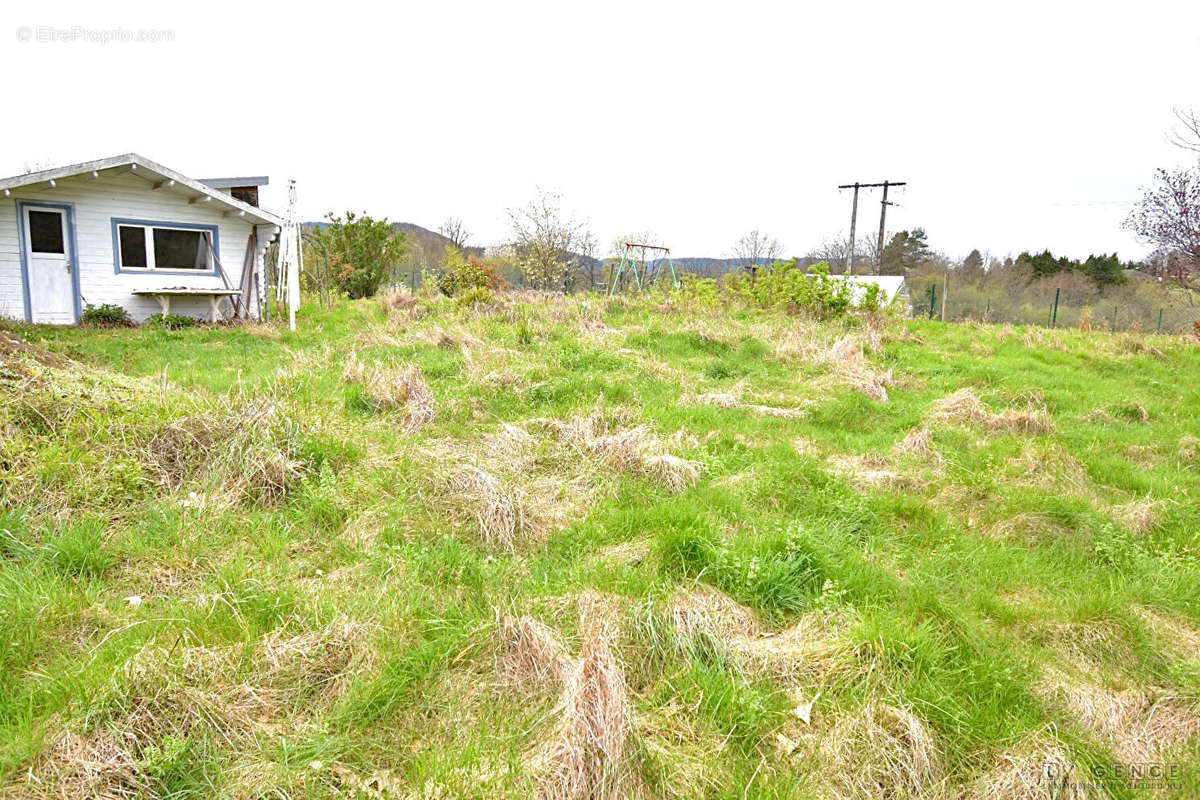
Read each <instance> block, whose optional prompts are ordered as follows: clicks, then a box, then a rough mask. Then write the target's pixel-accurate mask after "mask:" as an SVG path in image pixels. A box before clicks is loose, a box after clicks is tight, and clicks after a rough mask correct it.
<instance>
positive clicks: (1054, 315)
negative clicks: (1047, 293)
mask: <svg viewBox="0 0 1200 800" xmlns="http://www.w3.org/2000/svg"><path fill="white" fill-rule="evenodd" d="M1061 291H1062V287H1061V286H1060V287H1059V288H1057V289H1055V290H1054V309H1053V310H1052V311H1051V312H1050V327H1051V328H1053V327H1054V326H1055V325H1057V324H1058V295H1059V293H1060V292H1061Z"/></svg>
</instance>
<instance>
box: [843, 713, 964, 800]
mask: <svg viewBox="0 0 1200 800" xmlns="http://www.w3.org/2000/svg"><path fill="white" fill-rule="evenodd" d="M820 752H821V756H822V758H823V760H824V761H825V763H827V764H830V765H835V768H834V769H833V770H832V775H830V778H831V780H832V781H833V783H834V784H835V786H836V788H837V791H838V794H839V795H841V796H843V797H862V798H880V797H915V796H918V795H921V794H922V793H924V792H926V791H927V790H929V789H930V788H931V787H933V786H934V785H935V784H936V783H938V782H939V781H940V780H941V779H942V766H941V760H942V759H941V755H940V753H939V752H938V746H937V742H936V741H934V738H933V735H932V734H931V733H930V732H929V730H928V728H926V726H925V723H924V722H923V721H922V720H921V718H920V717H918V716H917V715H916V714H914V713H913V712H912V711H911V710H908V709H905V708H898V707H896V706H891V705H888V704H887V703H883V702H880V701H878V700H873V701H871V702H869V703H867V705H865V706H864V707H862V708H861V709H859V710H858V712H856V713H853V714H846V715H843V716H842V717H840V718H839V719H838V720H837V722H836V723H835V725H834V726H833V728H832V730H830V731H829V732H828V733H827V734H826V735H825V738H824V739H823V741H822V742H821V746H820Z"/></svg>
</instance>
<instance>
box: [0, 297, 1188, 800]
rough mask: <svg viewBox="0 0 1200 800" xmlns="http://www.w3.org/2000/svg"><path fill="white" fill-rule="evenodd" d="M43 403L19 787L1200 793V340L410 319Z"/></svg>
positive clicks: (390, 317) (514, 306) (29, 565)
mask: <svg viewBox="0 0 1200 800" xmlns="http://www.w3.org/2000/svg"><path fill="white" fill-rule="evenodd" d="M26 343H27V344H26ZM0 401H2V410H0V515H2V516H0V776H2V777H0V794H3V795H4V796H6V797H17V798H27V797H47V798H48V797H92V796H99V797H146V798H150V797H161V798H183V797H206V798H207V797H230V798H235V797H236V798H276V797H279V798H283V797H306V798H318V797H346V796H349V797H362V798H381V797H394V798H408V797H412V798H457V797H478V798H483V797H487V798H494V797H513V798H517V797H533V796H540V797H545V798H615V797H674V798H694V797H728V798H742V797H796V798H807V797H813V798H833V797H856V798H902V797H918V796H919V797H927V798H980V797H986V798H1037V797H1045V798H1050V797H1068V798H1075V797H1093V796H1095V797H1103V796H1114V797H1133V796H1138V797H1140V796H1154V797H1178V798H1192V797H1197V796H1200V704H1198V702H1197V695H1198V692H1200V603H1198V600H1200V561H1198V560H1197V557H1198V555H1200V534H1198V531H1200V503H1198V501H1200V439H1198V438H1197V437H1198V436H1200V423H1198V422H1197V416H1196V414H1197V409H1200V346H1197V344H1196V342H1194V341H1187V340H1184V339H1182V338H1173V339H1168V338H1166V337H1153V336H1140V335H1131V334H1108V333H1096V332H1080V331H1071V330H1057V331H1048V330H1044V329H1036V328H1031V329H1024V328H1013V327H984V326H976V325H942V324H939V323H930V322H923V321H901V320H892V319H885V318H869V319H849V320H845V321H840V322H830V323H817V322H812V321H806V320H804V319H799V318H795V317H789V316H787V315H784V314H780V313H774V312H765V311H754V310H746V309H738V308H731V309H725V310H720V311H714V310H706V309H702V308H687V307H681V306H680V305H679V304H678V302H677V301H676V302H672V301H666V302H663V301H662V299H661V298H659V299H655V300H651V299H645V300H639V299H627V298H617V299H607V298H600V297H595V296H591V297H547V296H537V295H522V294H511V295H503V296H500V297H498V299H497V301H496V302H495V303H494V304H489V305H487V306H477V307H474V308H462V307H459V306H457V305H455V303H453V302H452V301H450V300H447V299H417V298H412V297H408V296H404V295H400V296H392V297H389V298H386V299H385V300H383V301H382V302H381V301H378V300H373V301H359V302H355V303H349V302H347V303H343V304H341V305H339V306H338V307H336V308H335V309H333V310H331V311H318V310H316V309H314V308H310V309H307V310H306V312H305V313H304V314H303V315H302V318H301V323H300V330H299V332H298V333H295V334H291V333H288V332H286V331H281V330H279V329H275V328H270V327H266V326H259V327H245V328H237V327H216V328H212V327H202V328H193V329H186V330H180V331H167V330H162V329H158V330H155V329H150V328H143V329H136V330H128V329H120V330H94V329H93V330H89V329H51V328H34V327H28V326H11V325H10V326H8V327H6V328H4V329H2V330H0ZM1145 764H1158V765H1162V766H1163V768H1164V771H1160V773H1158V774H1156V775H1153V776H1149V775H1143V776H1142V777H1143V778H1145V779H1144V780H1138V779H1137V778H1130V776H1129V766H1130V765H1145Z"/></svg>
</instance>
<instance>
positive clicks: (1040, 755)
mask: <svg viewBox="0 0 1200 800" xmlns="http://www.w3.org/2000/svg"><path fill="white" fill-rule="evenodd" d="M1090 786H1091V784H1090V783H1089V782H1088V780H1087V775H1086V774H1085V773H1083V772H1082V771H1081V770H1080V769H1079V768H1078V767H1077V766H1076V765H1075V763H1074V762H1072V761H1071V759H1070V758H1068V757H1067V754H1066V752H1065V751H1064V749H1063V747H1062V745H1061V744H1059V743H1058V742H1057V741H1056V740H1053V739H1050V738H1049V737H1042V736H1031V737H1029V738H1028V739H1027V740H1026V741H1024V742H1022V743H1021V744H1019V745H1018V746H1017V747H1015V748H1014V749H1012V750H1010V751H1007V752H1004V753H1001V754H1000V755H999V756H998V757H997V759H996V764H995V766H994V767H993V768H992V769H991V770H989V771H988V772H986V773H984V774H983V775H982V776H981V777H980V778H979V779H978V780H977V781H976V782H975V783H974V784H972V785H971V786H970V787H969V789H968V790H967V791H966V792H964V793H963V794H962V795H961V800H1088V798H1089V797H1097V796H1098V795H1097V794H1095V793H1093V792H1092V791H1091V790H1090V789H1089V787H1090Z"/></svg>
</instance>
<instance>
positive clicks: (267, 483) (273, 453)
mask: <svg viewBox="0 0 1200 800" xmlns="http://www.w3.org/2000/svg"><path fill="white" fill-rule="evenodd" d="M295 434H296V431H295V428H294V426H293V425H292V424H291V423H290V422H289V421H288V419H287V415H286V412H285V411H284V410H283V409H282V408H281V407H280V406H279V405H277V404H276V403H273V402H270V401H250V402H244V403H241V404H239V405H235V406H234V407H233V408H231V409H230V410H229V411H228V412H226V413H223V414H220V415H216V414H195V415H192V416H189V417H183V418H181V419H177V420H173V421H172V422H169V423H168V424H166V425H165V426H163V427H162V428H161V429H160V430H159V432H158V433H157V434H156V435H155V436H154V438H153V439H151V440H150V443H149V446H148V451H149V452H148V455H147V458H146V461H147V462H148V464H149V465H150V466H151V468H152V469H154V470H155V471H156V472H157V473H158V479H159V482H160V483H161V484H163V485H164V486H166V487H167V488H169V489H178V488H179V487H181V486H182V485H183V484H185V483H187V482H195V483H198V484H200V488H202V489H207V490H209V492H211V493H212V494H213V495H214V496H218V495H222V494H224V495H226V496H227V497H229V498H231V499H239V498H246V499H250V500H254V501H258V502H262V503H265V504H274V503H278V502H280V501H282V500H283V499H284V497H286V496H287V493H288V492H289V491H290V490H291V488H292V487H293V486H294V485H295V484H296V483H297V482H298V481H299V480H300V478H302V477H303V475H304V466H305V465H304V464H302V463H301V462H300V461H298V460H296V459H295V458H293V451H294V450H295V444H294V441H293V440H294V439H295Z"/></svg>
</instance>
